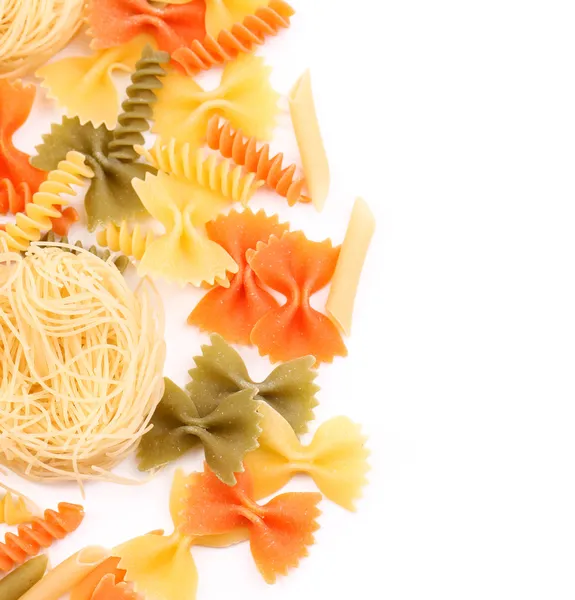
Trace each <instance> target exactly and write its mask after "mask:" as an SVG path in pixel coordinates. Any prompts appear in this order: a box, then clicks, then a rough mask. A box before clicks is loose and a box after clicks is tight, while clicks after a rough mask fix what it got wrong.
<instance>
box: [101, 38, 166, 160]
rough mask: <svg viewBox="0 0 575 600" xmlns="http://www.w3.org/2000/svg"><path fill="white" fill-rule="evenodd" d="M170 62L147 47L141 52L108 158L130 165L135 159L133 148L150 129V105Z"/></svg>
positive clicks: (161, 54)
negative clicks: (163, 65)
mask: <svg viewBox="0 0 575 600" xmlns="http://www.w3.org/2000/svg"><path fill="white" fill-rule="evenodd" d="M169 60H170V55H169V54H168V53H167V52H160V51H156V50H154V49H153V48H152V47H151V46H149V45H147V46H146V47H145V48H144V50H143V51H142V56H141V58H140V60H139V61H138V62H137V63H136V70H135V71H134V72H133V73H132V78H131V79H132V83H131V84H130V85H129V86H128V89H127V90H126V93H127V94H128V97H127V98H126V100H124V102H123V104H122V113H121V114H120V116H119V117H118V125H117V126H116V129H115V130H114V139H113V140H112V141H111V142H110V144H109V149H110V152H109V154H108V156H109V158H116V159H118V160H120V161H122V162H132V161H135V160H136V159H137V158H138V153H137V152H136V151H135V150H134V146H135V145H136V144H143V143H144V136H143V135H142V133H144V132H146V131H148V129H149V128H150V124H149V121H150V119H151V118H152V116H153V109H152V105H153V104H154V103H155V102H156V100H157V98H156V90H158V89H160V88H161V87H162V82H161V79H160V78H161V77H163V76H164V75H165V74H166V71H165V69H164V68H163V67H162V64H163V63H167V62H168V61H169Z"/></svg>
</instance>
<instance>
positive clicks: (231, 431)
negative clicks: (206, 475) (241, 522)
mask: <svg viewBox="0 0 575 600" xmlns="http://www.w3.org/2000/svg"><path fill="white" fill-rule="evenodd" d="M165 384H166V387H165V391H164V396H163V397H162V400H161V402H160V404H159V405H158V407H157V408H156V411H155V412H154V415H153V417H152V420H151V424H152V425H153V427H152V429H151V430H150V431H149V432H148V433H146V434H145V435H144V436H143V437H142V439H141V441H140V445H139V447H138V467H139V469H140V470H142V471H147V470H149V469H154V468H157V467H161V466H163V465H165V464H167V463H169V462H172V461H173V460H176V459H177V458H179V457H180V456H182V455H183V454H185V453H186V452H188V451H189V450H191V449H192V448H194V447H195V446H197V445H198V444H201V445H203V447H204V452H205V454H206V462H207V463H208V465H209V467H210V469H211V470H212V471H213V472H214V473H215V474H216V475H217V476H218V477H219V478H220V479H221V480H222V481H223V482H224V483H226V484H228V485H235V483H236V478H235V475H234V473H239V472H241V471H243V466H242V463H243V460H244V457H245V455H246V454H247V453H248V452H251V451H252V450H255V449H256V448H257V447H258V441H257V440H258V437H259V435H260V433H261V429H260V426H259V422H260V419H261V417H260V415H259V413H258V410H257V409H258V402H257V401H256V400H255V399H254V395H255V391H254V390H242V391H239V392H236V393H235V394H230V395H228V396H227V397H226V398H225V399H224V400H222V402H221V403H220V404H219V405H218V406H217V407H216V408H214V410H213V411H211V412H210V413H209V414H208V415H205V416H203V417H202V416H200V415H199V413H198V410H197V408H196V406H195V405H194V402H193V401H192V399H191V398H190V396H189V395H188V394H187V393H186V392H185V391H184V390H182V389H181V388H180V387H178V386H177V385H176V384H175V383H174V382H173V381H171V380H170V379H168V378H165Z"/></svg>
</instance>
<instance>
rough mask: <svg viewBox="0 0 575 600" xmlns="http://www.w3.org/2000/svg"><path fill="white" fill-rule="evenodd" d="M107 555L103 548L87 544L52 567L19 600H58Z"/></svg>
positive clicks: (108, 554) (108, 553)
mask: <svg viewBox="0 0 575 600" xmlns="http://www.w3.org/2000/svg"><path fill="white" fill-rule="evenodd" d="M109 556H110V552H109V551H108V550H106V549H105V548H101V547H100V546H88V547H87V548H84V549H83V550H80V552H77V553H76V554H73V555H72V556H70V558H68V559H67V560H65V561H64V562H63V563H60V564H59V565H58V566H57V567H56V568H55V569H52V571H50V572H49V573H48V574H47V575H46V576H45V577H44V578H43V579H41V580H40V581H39V582H38V583H37V584H36V585H35V586H34V587H33V588H32V589H31V590H29V591H28V592H26V593H25V594H24V595H23V596H22V597H21V598H20V600H59V599H60V598H61V597H62V596H63V595H64V594H66V593H68V592H69V591H70V590H72V589H73V588H74V587H75V586H76V585H78V584H79V583H80V581H82V579H84V577H86V576H87V575H89V574H90V573H91V572H92V571H93V570H94V569H95V568H96V567H97V566H98V565H99V564H100V563H102V562H104V561H105V560H106V559H107V558H108V557H109Z"/></svg>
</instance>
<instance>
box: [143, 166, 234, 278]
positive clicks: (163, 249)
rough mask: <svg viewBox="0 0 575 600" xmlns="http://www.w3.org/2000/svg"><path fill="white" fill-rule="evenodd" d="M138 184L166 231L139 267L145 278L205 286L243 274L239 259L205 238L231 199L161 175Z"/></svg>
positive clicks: (149, 209)
mask: <svg viewBox="0 0 575 600" xmlns="http://www.w3.org/2000/svg"><path fill="white" fill-rule="evenodd" d="M132 184H133V186H134V189H135V190H136V193H137V194H138V196H139V197H140V199H141V201H142V203H143V205H144V206H145V207H146V209H147V210H148V212H149V213H150V214H151V215H152V216H153V217H154V218H155V219H157V220H158V221H160V223H162V225H163V226H164V228H165V230H166V233H165V234H164V235H160V236H159V237H158V238H157V239H155V240H154V241H153V242H152V243H151V244H150V245H149V246H148V247H147V249H146V251H145V252H144V256H143V257H142V260H141V261H140V264H139V266H138V272H139V273H140V274H141V275H155V276H159V277H163V278H165V279H168V280H172V281H175V282H178V283H180V284H181V285H184V284H186V283H191V284H192V285H200V284H201V283H202V282H203V281H205V282H207V283H210V284H213V283H214V282H215V281H216V279H221V280H223V279H226V277H227V273H228V272H230V273H235V272H237V270H238V265H237V264H236V262H235V261H234V259H233V258H232V257H231V256H230V255H229V254H228V253H227V252H226V251H225V250H224V249H223V248H222V247H221V246H220V245H219V244H216V243H215V242H212V241H211V240H209V239H208V237H207V236H206V235H205V223H206V222H207V221H209V220H210V219H211V218H213V217H214V216H215V214H217V213H218V212H219V210H221V209H222V208H223V207H225V206H226V205H227V201H226V200H225V199H222V198H221V197H219V196H218V195H217V194H215V193H214V192H211V191H210V190H206V189H205V188H202V187H201V186H198V185H196V184H193V183H192V182H188V181H185V182H183V181H179V180H176V179H175V178H174V177H172V176H170V175H167V174H166V173H163V172H161V171H160V172H159V173H158V175H156V176H152V175H147V176H146V179H145V181H141V180H134V181H133V182H132Z"/></svg>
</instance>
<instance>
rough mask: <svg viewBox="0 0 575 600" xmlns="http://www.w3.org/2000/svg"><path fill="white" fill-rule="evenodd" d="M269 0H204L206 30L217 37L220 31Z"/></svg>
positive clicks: (252, 12)
mask: <svg viewBox="0 0 575 600" xmlns="http://www.w3.org/2000/svg"><path fill="white" fill-rule="evenodd" d="M268 1H269V0H206V32H207V34H208V35H211V36H213V37H217V36H218V34H219V33H220V31H223V30H224V29H227V30H229V29H231V28H232V27H233V26H234V25H235V24H236V23H239V22H240V21H243V20H244V18H245V17H247V16H248V15H253V14H254V13H255V12H256V10H257V9H258V8H261V7H262V6H267V4H268Z"/></svg>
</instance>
